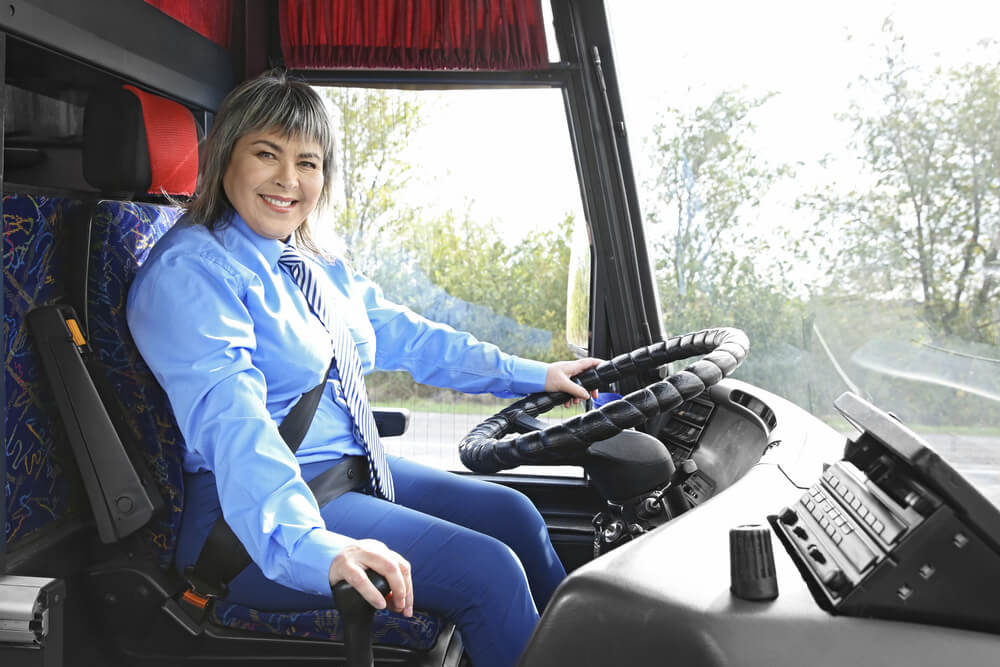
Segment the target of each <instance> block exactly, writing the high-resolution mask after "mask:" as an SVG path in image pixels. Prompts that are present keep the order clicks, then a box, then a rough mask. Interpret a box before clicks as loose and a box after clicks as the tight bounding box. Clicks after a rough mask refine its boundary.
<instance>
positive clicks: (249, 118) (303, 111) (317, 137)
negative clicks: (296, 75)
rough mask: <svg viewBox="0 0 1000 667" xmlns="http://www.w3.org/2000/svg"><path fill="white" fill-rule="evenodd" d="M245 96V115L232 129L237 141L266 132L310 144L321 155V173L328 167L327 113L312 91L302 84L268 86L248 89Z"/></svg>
mask: <svg viewBox="0 0 1000 667" xmlns="http://www.w3.org/2000/svg"><path fill="white" fill-rule="evenodd" d="M255 88H256V90H255ZM245 94H246V98H247V99H246V100H245V104H244V105H243V108H244V109H245V110H246V112H245V113H244V115H243V118H242V119H241V120H242V122H241V123H240V124H239V127H238V128H236V136H237V137H239V136H243V135H244V134H247V133H248V132H253V131H256V130H266V131H271V132H275V133H277V134H280V135H282V136H284V137H295V138H298V139H305V140H308V141H314V142H316V143H317V144H319V146H320V149H321V150H322V151H323V162H324V169H326V168H327V165H328V164H332V161H333V150H334V148H333V147H334V137H333V131H332V130H331V128H330V118H329V113H328V111H327V109H326V105H325V104H323V100H322V99H321V98H320V96H319V95H318V94H317V93H316V92H315V91H313V90H312V89H311V88H309V87H308V86H307V85H305V84H299V85H293V86H289V85H270V86H260V87H257V86H249V87H248V89H247V90H246V91H245Z"/></svg>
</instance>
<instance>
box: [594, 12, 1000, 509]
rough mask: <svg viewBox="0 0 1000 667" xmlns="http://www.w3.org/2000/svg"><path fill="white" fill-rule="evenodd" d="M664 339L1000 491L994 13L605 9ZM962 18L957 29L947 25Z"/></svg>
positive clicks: (998, 56) (999, 207)
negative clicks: (866, 420) (851, 406)
mask: <svg viewBox="0 0 1000 667" xmlns="http://www.w3.org/2000/svg"><path fill="white" fill-rule="evenodd" d="M609 14H610V20H611V23H612V28H613V31H614V35H613V36H614V40H615V45H616V55H617V71H618V75H619V79H620V82H621V88H622V91H623V92H622V94H623V98H624V99H623V102H624V105H625V110H626V118H627V122H628V126H629V136H630V139H631V142H632V149H633V154H634V155H635V156H636V158H635V162H636V164H635V168H636V172H637V175H638V180H639V181H640V189H641V193H640V197H641V202H642V209H643V215H644V219H645V222H646V232H647V236H648V239H649V243H650V254H651V256H652V257H654V258H655V262H656V266H655V270H656V278H657V283H658V287H659V294H660V299H661V304H662V308H663V320H664V324H665V330H666V331H667V332H668V333H669V334H671V335H672V334H677V333H682V332H684V331H689V330H696V329H700V328H703V327H709V326H719V325H730V326H738V327H740V328H742V329H744V330H745V331H747V333H748V335H749V337H750V340H751V345H752V351H751V354H750V357H749V360H748V361H747V362H746V363H745V364H744V366H743V367H742V368H741V369H740V370H739V371H738V372H737V375H736V377H738V378H740V379H743V380H746V381H749V382H751V383H754V384H756V385H759V386H761V387H763V388H765V389H768V390H770V391H773V392H775V393H777V394H780V395H782V396H784V397H785V398H788V399H790V400H792V401H795V402H796V403H798V404H799V405H800V406H802V407H804V408H806V409H808V410H810V411H812V412H813V413H814V414H816V415H818V416H820V417H822V418H824V419H826V420H829V422H830V423H831V424H834V425H836V426H838V427H842V428H844V429H845V431H846V430H847V426H846V424H844V423H843V421H842V420H840V419H838V417H837V416H836V415H835V409H834V408H833V400H834V399H835V398H836V397H837V396H838V395H839V394H840V393H842V392H843V391H846V390H852V391H855V392H857V393H858V394H860V395H861V396H863V397H865V398H868V399H869V400H871V401H872V402H874V403H875V404H876V405H879V406H880V407H882V408H884V409H886V410H891V411H892V412H894V413H895V414H897V415H898V416H899V417H900V418H901V419H903V421H904V422H906V423H907V424H908V425H910V426H911V427H913V428H914V429H915V430H917V431H918V432H919V433H921V434H922V435H923V436H924V437H925V438H926V439H927V440H928V441H929V442H930V443H931V444H932V445H933V446H934V447H935V448H936V449H938V451H940V452H941V453H942V454H944V455H945V456H946V457H947V458H949V459H951V460H953V461H954V462H956V463H958V464H959V465H960V466H961V467H962V469H963V470H965V471H966V472H967V473H969V474H970V476H971V477H972V478H973V479H974V480H975V481H977V482H978V483H979V484H980V488H982V489H983V490H984V491H986V493H987V494H988V495H990V496H991V497H993V498H998V497H1000V483H998V482H996V481H993V477H995V475H994V476H991V474H989V472H988V471H990V470H991V469H992V470H996V469H997V464H998V463H1000V458H998V457H1000V454H998V452H1000V403H998V401H1000V258H998V252H1000V45H998V43H997V41H996V38H997V37H998V33H1000V5H998V4H997V3H981V2H972V1H963V2H956V3H952V4H950V5H948V9H947V12H945V14H946V15H947V18H948V20H944V18H945V16H944V15H943V14H942V5H941V4H940V3H929V2H886V1H874V0H872V1H868V2H863V3H862V2H844V3H825V4H818V5H817V4H815V3H801V2H791V1H787V2H785V1H782V2H772V3H764V4H761V3H745V2H735V1H721V2H713V3H681V4H677V3H650V2H647V3H628V2H618V3H610V6H609ZM952 19H953V20H952Z"/></svg>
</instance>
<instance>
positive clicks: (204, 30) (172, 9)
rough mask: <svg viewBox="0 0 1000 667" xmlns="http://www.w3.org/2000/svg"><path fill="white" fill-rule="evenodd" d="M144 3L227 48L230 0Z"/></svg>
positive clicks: (156, 1)
mask: <svg viewBox="0 0 1000 667" xmlns="http://www.w3.org/2000/svg"><path fill="white" fill-rule="evenodd" d="M146 3H147V4H150V5H153V6H154V7H156V8H157V9H159V10H160V11H161V12H163V13H164V14H166V15H167V16H169V17H171V18H173V19H175V20H177V21H180V22H181V23H183V24H184V25H186V26H187V27H189V28H191V29H192V30H194V31H195V32H197V33H198V34H199V35H201V36H202V37H207V38H209V39H210V40H212V41H213V42H215V43H216V44H218V45H219V46H223V47H225V48H227V49H228V48H229V32H230V24H231V22H232V15H233V14H232V4H231V3H230V0H146Z"/></svg>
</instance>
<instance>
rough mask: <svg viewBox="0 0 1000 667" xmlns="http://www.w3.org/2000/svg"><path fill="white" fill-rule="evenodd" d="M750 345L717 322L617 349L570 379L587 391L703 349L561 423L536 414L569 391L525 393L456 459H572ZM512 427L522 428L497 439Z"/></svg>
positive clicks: (472, 463) (485, 469)
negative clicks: (669, 371)
mask: <svg viewBox="0 0 1000 667" xmlns="http://www.w3.org/2000/svg"><path fill="white" fill-rule="evenodd" d="M749 351H750V341H749V340H748V339H747V336H746V334H745V333H743V332H742V331H740V330H739V329H732V328H726V327H722V328H716V329H705V330H702V331H698V332H695V333H688V334H684V335H681V336H674V337H673V338H670V339H668V340H665V341H663V342H661V343H656V344H654V345H650V346H648V347H641V348H639V349H638V350H635V351H634V352H630V353H628V354H623V355H620V356H617V357H615V358H614V359H611V360H609V361H605V362H603V363H601V364H600V365H598V366H596V367H594V368H591V369H589V370H586V371H584V372H583V373H580V374H579V375H577V376H575V377H574V378H573V381H574V382H576V383H577V384H579V385H581V386H583V387H584V388H585V389H587V390H590V389H596V388H597V387H598V386H600V385H606V384H608V383H610V382H614V381H616V380H618V379H619V378H622V377H627V376H633V375H636V374H638V373H641V372H643V371H647V370H651V369H653V368H656V367H657V366H662V365H663V364H666V363H669V362H671V361H677V360H679V359H687V358H689V357H693V356H697V355H705V356H704V357H702V358H701V359H699V360H698V361H696V362H694V363H692V364H691V365H689V366H688V367H687V368H685V369H684V370H682V371H680V372H679V373H675V374H673V375H671V376H670V377H668V378H666V379H664V380H660V381H658V382H654V383H653V384H650V385H649V386H647V387H646V388H644V389H640V390H638V391H635V392H632V393H631V394H629V395H628V396H625V397H624V398H622V399H620V400H617V401H612V402H611V403H608V404H606V405H604V406H602V407H600V408H598V409H595V410H591V411H589V412H585V413H584V414H582V415H579V416H577V417H574V418H573V419H570V420H568V421H566V422H564V423H562V424H555V425H552V426H548V427H546V426H545V424H544V423H543V422H541V421H540V420H538V419H536V417H537V416H538V415H540V414H543V413H545V412H548V411H549V410H551V409H552V408H554V407H555V406H557V405H561V404H563V403H565V402H566V401H568V400H569V399H570V398H572V397H571V396H570V395H569V394H567V393H564V392H555V393H546V392H539V393H536V394H531V395H530V396H527V397H525V398H522V399H521V400H519V401H517V402H515V403H511V404H510V405H508V406H507V407H506V408H504V409H503V410H501V411H500V412H498V413H496V414H495V415H493V416H492V417H490V418H489V419H487V420H486V421H484V422H483V423H481V424H480V425H479V426H477V427H476V428H474V429H472V431H470V432H469V434H468V435H466V436H465V437H464V438H463V439H462V441H461V442H460V443H459V445H458V450H459V454H460V456H461V458H462V463H463V464H465V467H466V468H468V469H469V470H471V471H473V472H478V473H494V472H497V471H500V470H509V469H511V468H516V467H517V466H519V465H566V464H574V463H579V461H580V459H581V457H582V456H583V455H584V454H585V452H586V450H587V448H588V447H590V445H591V444H592V443H595V442H599V441H601V440H606V439H607V438H610V437H612V436H614V435H617V434H618V433H621V432H622V430H624V429H626V428H631V427H633V426H636V425H638V424H641V423H642V422H644V421H647V420H648V419H651V418H652V417H654V416H656V415H657V414H659V413H660V412H665V411H669V410H675V409H676V408H678V407H680V405H681V404H682V403H684V401H687V400H689V399H691V398H694V397H695V396H697V395H698V394H700V393H702V392H703V391H705V389H706V388H707V387H709V386H711V385H713V384H715V383H716V382H718V381H719V380H721V379H722V378H724V377H726V376H728V375H730V374H731V373H732V372H733V371H735V370H736V368H737V367H738V366H739V365H740V364H741V363H743V360H744V359H746V356H747V354H748V353H749ZM513 432H517V433H521V434H522V435H519V436H518V437H515V438H504V436H507V435H509V434H511V433H513Z"/></svg>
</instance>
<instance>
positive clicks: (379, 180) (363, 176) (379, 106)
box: [324, 88, 422, 272]
mask: <svg viewBox="0 0 1000 667" xmlns="http://www.w3.org/2000/svg"><path fill="white" fill-rule="evenodd" d="M324 94H325V96H326V99H327V100H328V101H329V104H330V107H331V111H332V113H333V118H334V124H335V126H336V128H337V149H338V155H337V161H338V164H337V168H338V177H339V184H340V185H341V186H342V188H343V193H342V194H343V200H342V207H341V208H340V209H339V210H338V211H337V215H336V219H335V223H334V224H335V229H336V232H337V234H338V235H339V236H340V237H341V239H343V241H344V243H345V244H346V246H347V247H348V248H349V249H350V251H351V258H352V260H353V261H354V263H355V265H356V266H357V267H358V268H359V269H360V270H362V271H365V272H367V271H370V270H372V269H373V268H374V267H375V266H376V264H377V262H378V261H379V257H378V252H379V248H380V241H381V240H382V239H384V238H387V237H388V238H391V237H392V236H393V235H394V234H397V233H399V232H400V231H401V230H403V229H407V228H409V227H412V226H414V225H416V224H417V221H418V220H419V212H418V211H416V210H414V209H413V208H412V207H409V206H405V205H403V204H401V203H400V202H399V201H398V194H399V192H400V191H401V190H402V189H403V188H405V186H406V183H407V181H408V180H409V178H410V170H411V166H410V165H409V164H408V163H406V162H405V161H403V160H402V158H401V156H402V153H403V150H404V149H405V148H406V146H407V144H408V143H409V141H410V139H411V138H412V137H413V134H414V132H416V131H417V130H418V129H419V128H420V127H421V125H422V120H421V108H420V103H419V102H417V101H415V100H414V98H413V97H408V96H402V95H399V94H397V93H394V92H393V91H386V90H369V89H363V88H326V89H324Z"/></svg>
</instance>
